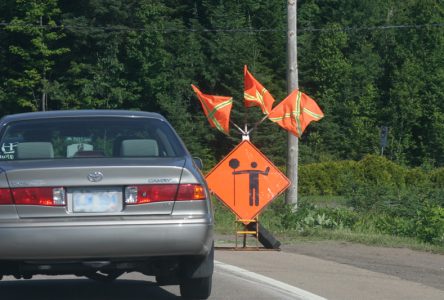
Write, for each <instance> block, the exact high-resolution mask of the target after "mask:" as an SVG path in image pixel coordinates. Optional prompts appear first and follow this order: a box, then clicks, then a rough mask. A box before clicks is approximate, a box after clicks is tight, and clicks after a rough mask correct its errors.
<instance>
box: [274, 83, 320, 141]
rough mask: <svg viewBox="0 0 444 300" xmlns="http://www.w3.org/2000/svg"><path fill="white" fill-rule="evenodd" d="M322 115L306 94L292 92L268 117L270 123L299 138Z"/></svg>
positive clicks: (297, 91) (296, 91)
mask: <svg viewBox="0 0 444 300" xmlns="http://www.w3.org/2000/svg"><path fill="white" fill-rule="evenodd" d="M323 117H324V113H323V112H322V110H321V109H320V108H319V106H318V105H317V104H316V102H315V101H314V100H313V99H311V98H310V97H309V96H307V95H306V94H304V93H302V92H300V91H299V90H297V89H296V90H294V91H293V92H292V93H291V94H290V95H288V96H287V98H285V99H284V100H282V101H281V103H279V104H278V105H276V107H275V108H273V110H272V111H271V113H270V114H269V115H268V118H269V119H270V121H272V122H275V123H277V124H278V125H279V126H281V127H283V128H284V129H286V130H288V131H290V132H291V133H293V134H294V135H295V136H297V137H300V136H301V135H302V133H303V132H304V130H305V128H306V127H307V126H308V124H310V122H311V121H319V120H320V119H322V118H323Z"/></svg>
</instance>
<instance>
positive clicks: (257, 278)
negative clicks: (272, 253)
mask: <svg viewBox="0 0 444 300" xmlns="http://www.w3.org/2000/svg"><path fill="white" fill-rule="evenodd" d="M214 264H215V266H216V268H219V269H221V270H223V271H225V272H228V273H230V274H232V275H235V276H237V277H240V278H244V279H250V280H252V281H254V282H257V283H261V284H262V285H267V286H269V287H272V288H274V289H278V290H280V291H285V293H287V294H290V296H295V297H297V298H299V299H302V300H327V299H326V298H323V297H321V296H318V295H315V294H313V293H310V292H307V291H306V290H303V289H300V288H297V287H295V286H292V285H289V284H287V283H284V282H282V281H279V280H276V279H273V278H270V277H267V276H264V275H261V274H257V273H254V272H251V271H248V270H245V269H242V268H239V267H236V266H233V265H229V264H226V263H223V262H220V261H217V260H215V261H214Z"/></svg>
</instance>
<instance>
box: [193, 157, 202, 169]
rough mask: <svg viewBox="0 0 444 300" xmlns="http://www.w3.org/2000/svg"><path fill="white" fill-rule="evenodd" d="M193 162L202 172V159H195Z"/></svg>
mask: <svg viewBox="0 0 444 300" xmlns="http://www.w3.org/2000/svg"><path fill="white" fill-rule="evenodd" d="M193 160H194V163H195V164H196V166H197V167H198V168H199V169H201V170H202V169H203V162H202V159H200V158H199V157H193Z"/></svg>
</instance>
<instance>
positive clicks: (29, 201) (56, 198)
mask: <svg viewBox="0 0 444 300" xmlns="http://www.w3.org/2000/svg"><path fill="white" fill-rule="evenodd" d="M11 191H12V197H13V199H14V203H15V204H17V205H44V206H64V205H66V194H65V189H64V188H61V187H57V188H52V187H32V188H14V189H11Z"/></svg>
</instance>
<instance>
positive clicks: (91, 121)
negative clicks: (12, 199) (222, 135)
mask: <svg viewBox="0 0 444 300" xmlns="http://www.w3.org/2000/svg"><path fill="white" fill-rule="evenodd" d="M0 145H1V148H0V160H27V159H76V158H96V159H97V158H100V157H177V156H183V155H184V154H185V151H184V149H183V147H182V145H181V143H180V142H179V140H178V138H177V136H176V134H175V133H174V132H173V130H172V128H171V127H170V126H169V125H168V124H167V123H166V122H164V121H162V120H159V119H155V118H124V117H120V118H118V117H94V118H92V117H84V118H51V119H38V120H24V121H16V122H11V123H9V124H8V125H7V126H6V128H5V129H4V130H3V135H2V138H1V142H0Z"/></svg>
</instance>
